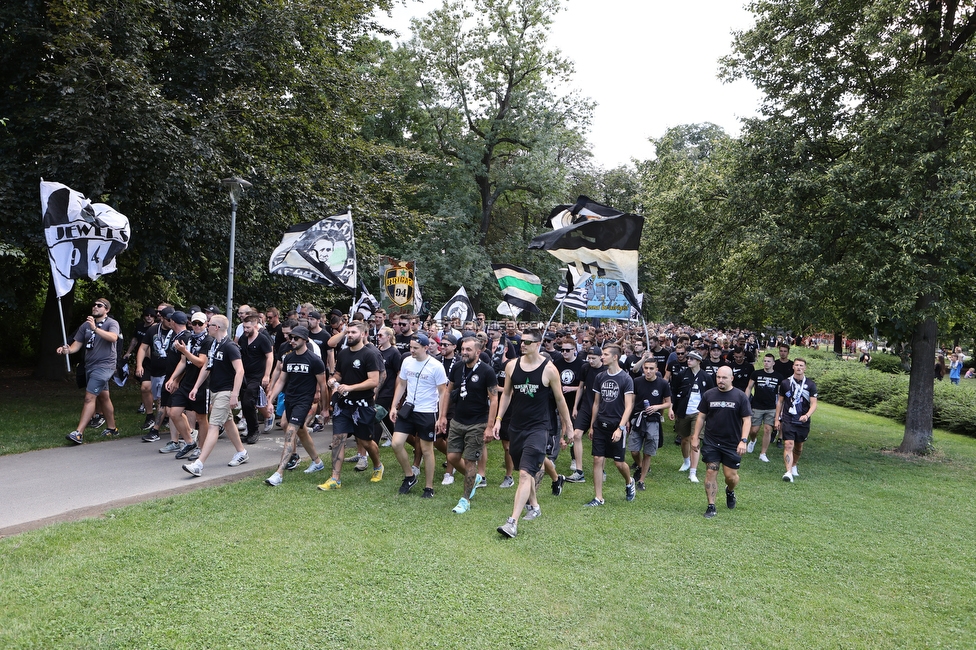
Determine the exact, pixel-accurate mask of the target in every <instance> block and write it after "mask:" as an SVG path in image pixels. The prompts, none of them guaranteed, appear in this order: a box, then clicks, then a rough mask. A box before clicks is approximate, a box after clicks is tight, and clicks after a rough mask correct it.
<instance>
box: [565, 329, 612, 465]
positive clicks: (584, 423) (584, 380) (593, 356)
mask: <svg viewBox="0 0 976 650" xmlns="http://www.w3.org/2000/svg"><path fill="white" fill-rule="evenodd" d="M601 372H603V350H601V349H600V348H598V347H596V346H593V347H591V348H589V349H588V350H587V351H586V365H584V366H583V371H582V373H581V374H580V383H579V388H578V389H577V391H576V403H575V405H574V408H573V418H574V419H573V437H572V438H571V439H570V447H571V449H572V452H573V461H572V464H571V465H570V469H571V470H573V473H572V474H570V475H569V476H567V477H566V481H567V482H568V483H586V474H585V473H584V472H583V434H584V433H586V432H587V431H589V430H590V422H591V421H592V419H593V418H592V415H593V397H592V396H593V391H594V389H595V386H596V379H597V376H598V375H599V374H600V373H601Z"/></svg>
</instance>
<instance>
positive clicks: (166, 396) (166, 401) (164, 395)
mask: <svg viewBox="0 0 976 650" xmlns="http://www.w3.org/2000/svg"><path fill="white" fill-rule="evenodd" d="M177 390H179V389H177ZM172 405H173V393H171V392H169V391H168V390H166V381H163V390H161V391H159V407H160V408H167V407H170V406H172Z"/></svg>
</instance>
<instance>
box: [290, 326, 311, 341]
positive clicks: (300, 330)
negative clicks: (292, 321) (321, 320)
mask: <svg viewBox="0 0 976 650" xmlns="http://www.w3.org/2000/svg"><path fill="white" fill-rule="evenodd" d="M291 335H292V336H297V337H299V338H303V339H305V340H306V341H307V340H308V337H309V335H310V333H309V331H308V328H307V327H305V326H304V325H299V326H298V327H293V328H291Z"/></svg>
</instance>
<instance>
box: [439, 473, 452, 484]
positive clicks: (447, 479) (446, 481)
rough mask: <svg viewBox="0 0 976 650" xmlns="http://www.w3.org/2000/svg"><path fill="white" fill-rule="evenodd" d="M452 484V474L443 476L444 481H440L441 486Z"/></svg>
mask: <svg viewBox="0 0 976 650" xmlns="http://www.w3.org/2000/svg"><path fill="white" fill-rule="evenodd" d="M453 483H454V474H447V473H445V474H444V480H442V481H441V485H452V484H453Z"/></svg>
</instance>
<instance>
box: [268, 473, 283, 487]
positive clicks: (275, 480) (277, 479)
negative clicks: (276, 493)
mask: <svg viewBox="0 0 976 650" xmlns="http://www.w3.org/2000/svg"><path fill="white" fill-rule="evenodd" d="M283 480H284V479H282V477H281V474H279V473H278V472H275V473H274V474H272V475H271V476H269V477H268V478H266V479H264V482H265V483H267V484H268V485H270V486H271V487H275V486H276V485H281V482H282V481H283Z"/></svg>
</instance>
